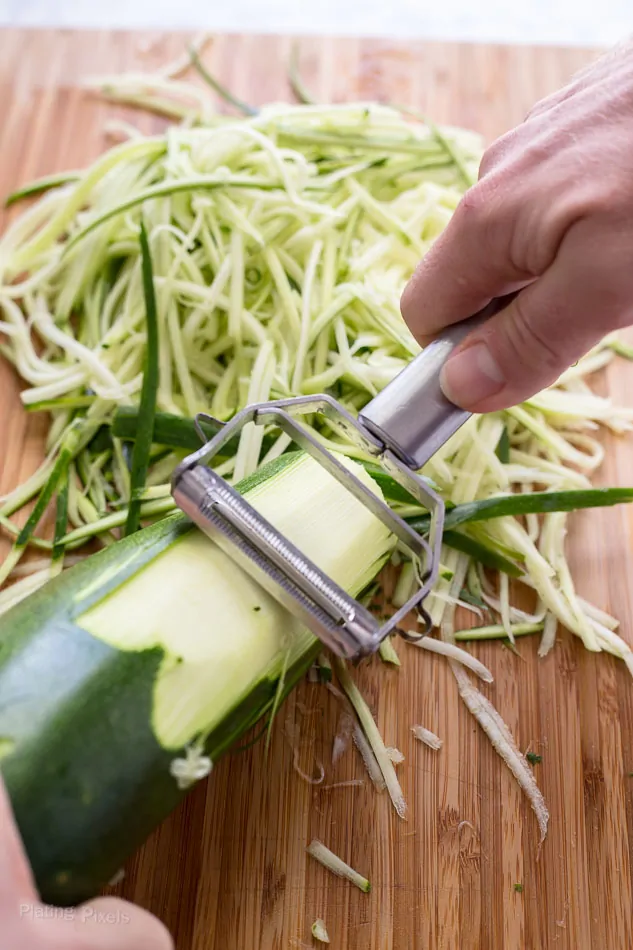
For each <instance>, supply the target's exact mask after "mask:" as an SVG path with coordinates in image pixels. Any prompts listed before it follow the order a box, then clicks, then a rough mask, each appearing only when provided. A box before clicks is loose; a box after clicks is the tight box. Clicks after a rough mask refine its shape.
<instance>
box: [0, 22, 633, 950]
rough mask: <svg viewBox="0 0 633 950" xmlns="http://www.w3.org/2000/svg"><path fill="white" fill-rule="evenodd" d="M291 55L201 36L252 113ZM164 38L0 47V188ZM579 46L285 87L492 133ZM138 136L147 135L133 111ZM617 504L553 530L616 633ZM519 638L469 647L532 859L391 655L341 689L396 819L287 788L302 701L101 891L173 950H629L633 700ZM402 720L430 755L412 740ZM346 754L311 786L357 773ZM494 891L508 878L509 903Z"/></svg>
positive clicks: (12, 476)
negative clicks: (400, 808)
mask: <svg viewBox="0 0 633 950" xmlns="http://www.w3.org/2000/svg"><path fill="white" fill-rule="evenodd" d="M290 43H291V40H290V39H289V38H284V39H280V38H277V37H271V36H268V37H255V36H249V37H219V38H218V39H217V40H216V41H215V42H214V44H213V47H212V49H211V50H209V52H208V53H207V60H208V63H209V65H210V68H211V70H212V71H213V72H214V73H215V74H216V75H219V76H220V77H221V78H222V79H223V80H224V81H225V82H226V83H227V84H228V85H229V86H230V87H231V88H232V89H233V90H234V91H235V92H236V93H237V94H239V95H241V96H243V97H245V98H247V99H250V100H251V101H253V102H254V103H255V104H258V103H263V102H266V101H270V100H272V99H286V98H288V97H289V94H290V93H289V89H288V86H287V82H286V78H285V64H286V62H287V58H288V54H289V50H290ZM181 49H182V38H179V37H173V36H172V37H169V38H167V37H164V36H146V35H144V36H142V37H140V36H133V35H130V34H113V33H105V32H104V33H83V34H82V33H73V32H68V31H64V32H55V33H52V32H49V33H44V32H26V31H25V32H20V31H4V32H2V33H0V136H1V151H0V154H1V156H2V159H1V161H0V191H1V192H2V193H3V194H5V193H6V192H8V191H9V190H10V189H11V188H12V187H14V186H16V185H18V184H20V183H22V182H25V181H27V180H28V179H30V178H32V177H33V176H36V175H40V174H45V173H49V172H54V171H58V170H62V169H65V168H68V167H70V168H74V167H79V166H81V165H82V164H83V163H85V162H86V161H87V160H89V159H91V158H93V157H94V156H96V155H97V154H98V153H99V151H100V150H101V149H102V148H103V147H104V145H105V144H106V141H105V138H104V135H103V126H104V122H105V121H106V120H107V119H109V118H112V117H113V116H115V115H125V116H127V117H130V115H131V113H129V112H126V111H125V110H122V109H115V108H114V107H112V106H109V105H105V104H103V103H100V102H98V101H97V100H95V99H94V98H92V97H90V96H89V95H88V94H87V93H86V92H85V91H82V89H81V87H80V84H81V82H82V81H83V80H84V79H85V78H86V77H87V76H90V75H93V74H94V73H95V72H99V73H103V72H115V71H119V70H121V69H124V68H134V69H151V68H153V67H154V66H156V65H159V64H161V63H164V62H165V61H166V60H168V59H169V58H170V57H171V56H172V55H175V54H176V53H178V52H179V51H180V50H181ZM590 55H591V54H590V53H588V52H586V51H574V50H556V49H546V48H539V49H534V48H529V47H525V48H504V47H492V46H465V45H449V44H433V45H431V44H421V43H411V44H407V45H401V44H395V43H392V42H379V41H375V40H316V39H311V40H305V41H304V42H302V45H301V61H302V72H303V74H304V77H305V79H306V81H307V83H308V85H309V86H310V87H312V89H313V90H314V91H315V92H316V94H317V95H318V96H319V98H321V99H322V100H325V101H327V100H343V99H350V98H364V99H367V98H376V99H382V100H386V99H391V100H392V101H397V102H400V103H404V104H410V105H412V106H415V107H417V108H419V109H421V110H423V111H424V112H426V113H427V114H428V115H429V116H431V117H433V119H434V120H435V121H438V122H444V121H446V122H452V123H457V124H463V125H467V126H471V127H473V128H476V129H478V130H479V131H481V132H482V133H483V134H484V135H485V136H486V137H487V138H489V139H490V138H492V137H494V136H496V135H498V134H500V133H501V132H503V131H504V130H506V129H507V128H509V127H510V126H511V125H512V124H515V123H517V122H519V121H520V120H521V119H522V118H523V116H524V115H525V113H526V111H527V110H528V108H529V107H530V105H531V104H532V103H533V102H534V101H535V100H536V99H538V98H539V97H541V96H543V95H544V94H546V93H547V92H548V91H551V90H554V89H555V88H556V87H557V86H559V85H560V84H562V83H563V82H564V81H565V80H567V79H568V78H569V77H570V76H571V74H572V73H573V72H574V71H575V70H576V69H578V68H579V67H580V66H581V65H583V64H584V63H585V62H586V61H587V60H588V59H589V58H590ZM136 121H137V122H138V123H139V124H140V127H141V128H142V129H143V130H144V131H146V132H149V131H151V130H152V129H156V128H158V127H160V125H161V122H160V120H158V119H155V118H152V117H147V116H137V117H136ZM0 385H1V388H2V392H3V404H2V409H1V411H0V450H1V455H0V458H1V465H2V468H1V473H0V490H2V491H6V490H7V489H9V488H10V487H12V486H14V485H15V484H16V482H17V481H18V479H21V478H23V477H24V476H26V475H27V474H29V473H30V472H31V471H32V470H33V468H34V467H35V465H36V464H37V461H38V460H39V458H40V456H41V451H42V438H43V432H44V430H45V419H41V418H37V417H31V418H29V419H27V418H26V416H25V414H24V412H23V411H22V409H21V407H20V404H19V399H18V386H17V382H16V380H15V378H14V376H13V374H12V373H11V371H10V370H9V369H8V368H7V367H6V366H5V365H0ZM598 386H599V389H600V390H601V391H602V392H605V393H606V392H609V393H610V394H612V395H613V396H614V398H616V399H617V400H619V401H620V402H624V401H626V400H627V399H628V401H629V403H633V385H631V371H630V368H629V367H628V366H627V365H626V364H622V363H620V364H618V365H614V366H613V367H612V368H610V369H609V371H608V376H607V377H606V378H603V379H601V380H599V381H598ZM632 461H633V441H629V442H626V441H621V440H620V441H619V440H616V439H607V456H606V461H605V464H604V467H603V470H602V472H601V474H600V476H599V478H600V479H601V480H602V481H603V482H605V483H612V484H627V483H630V482H631V469H632V465H631V462H632ZM632 517H633V513H632V512H629V511H628V510H626V509H623V508H620V509H615V510H605V511H596V512H593V513H585V514H580V515H578V516H576V517H575V518H574V519H573V521H572V525H573V528H572V531H571V535H570V538H569V546H570V549H571V551H572V552H573V553H572V560H573V567H574V575H575V578H576V580H577V582H578V586H579V588H580V590H581V592H582V593H583V594H584V595H586V596H587V597H590V598H592V599H593V600H594V601H595V602H596V603H597V604H598V605H599V606H601V607H603V608H606V609H608V610H610V611H612V612H613V613H615V614H616V615H617V616H618V617H619V618H620V619H621V621H622V632H623V635H624V636H625V637H626V638H627V639H628V640H629V641H631V640H633V600H632V598H631V594H630V583H629V578H630V577H631V574H632V568H633V555H632V553H631V531H632V530H633V520H632ZM536 646H537V644H536V643H535V642H532V643H528V642H525V641H523V642H522V643H521V647H520V649H521V658H517V657H516V656H514V655H513V654H512V653H510V652H509V651H508V650H505V649H503V648H502V647H500V646H499V645H487V646H486V645H483V646H481V647H479V648H477V649H476V650H475V652H476V653H477V655H478V656H480V657H481V659H482V660H483V661H484V662H485V663H486V664H487V665H488V666H489V667H490V668H491V669H492V671H493V673H494V674H495V684H494V685H493V686H492V687H490V688H489V689H488V695H489V697H490V699H491V700H492V701H493V702H494V703H495V704H496V706H497V708H498V709H499V710H500V712H501V713H502V715H503V717H504V719H505V720H506V722H507V723H508V724H509V725H510V727H511V729H512V730H513V731H514V733H515V735H516V736H517V738H518V740H519V745H520V746H521V748H523V749H526V748H527V747H528V746H529V747H531V749H532V750H533V751H535V752H537V753H539V754H540V755H542V759H543V761H542V764H540V765H537V766H536V767H535V771H536V776H537V779H538V782H539V784H540V786H541V788H542V789H543V791H544V794H545V796H546V799H547V802H548V805H549V808H550V811H551V822H550V830H549V835H548V838H547V840H546V842H545V845H544V847H543V851H542V854H541V857H540V859H539V860H537V840H538V835H537V828H536V822H535V820H534V817H533V815H532V813H531V811H530V808H529V806H528V805H527V804H526V802H525V800H524V799H523V797H522V796H521V794H520V792H519V790H518V788H517V786H516V785H515V783H514V781H513V780H512V779H511V777H510V776H509V774H508V772H507V770H506V769H505V767H504V766H503V765H502V764H501V762H500V761H499V759H498V758H497V756H496V754H495V753H494V752H493V750H492V749H491V748H490V746H489V744H488V742H487V740H486V739H485V738H484V737H483V736H482V735H481V733H480V732H479V731H478V727H476V725H475V724H474V722H473V720H472V719H471V718H470V716H469V715H468V713H467V712H466V711H465V709H464V708H463V707H462V706H461V705H460V704H459V701H458V696H457V692H456V688H455V684H454V682H453V680H452V676H451V674H450V672H449V670H448V668H447V667H446V666H445V665H444V664H443V663H442V662H440V661H439V659H438V658H435V657H430V656H427V655H426V654H423V653H421V651H416V650H415V649H413V648H411V647H407V646H406V645H405V644H399V645H398V650H399V652H400V655H401V657H402V659H403V666H402V669H401V670H400V671H395V670H390V669H386V668H385V667H384V666H382V665H380V664H379V663H370V664H367V665H365V666H363V668H362V670H361V671H360V673H359V678H360V682H361V685H362V688H363V690H364V692H365V695H366V696H367V697H368V698H369V700H370V701H371V703H373V705H374V708H375V710H376V712H377V716H378V721H379V725H380V728H381V731H382V733H383V735H384V736H385V738H386V740H387V742H388V744H391V745H395V746H397V747H398V748H399V749H401V750H402V751H403V752H404V753H405V755H406V761H405V763H404V764H403V765H401V766H400V767H399V769H400V776H401V778H402V784H403V788H404V792H405V795H406V798H407V801H408V803H409V818H408V821H407V822H401V821H400V820H399V819H398V818H397V817H396V816H395V815H394V813H393V812H392V810H391V808H390V805H389V802H388V800H387V798H386V797H385V796H384V795H383V796H379V795H377V794H376V793H375V792H374V791H373V789H371V788H370V787H368V786H367V784H365V785H364V786H363V787H340V788H334V789H330V790H327V789H325V788H323V789H320V788H319V787H317V786H310V785H308V784H306V782H305V781H303V780H302V779H301V778H300V777H299V776H298V775H297V773H296V772H295V771H294V770H293V753H292V750H291V747H290V744H289V742H288V740H287V738H286V736H285V734H284V729H285V726H286V725H287V724H288V723H293V724H294V725H295V727H296V728H298V729H300V731H301V736H302V744H301V750H300V763H301V765H302V766H303V768H304V769H306V770H310V769H311V768H312V767H313V764H314V761H315V757H316V758H319V759H321V760H322V761H323V762H329V761H330V753H331V740H332V737H333V735H334V733H335V729H336V724H337V709H336V706H335V703H334V701H333V700H332V697H330V696H329V695H328V694H326V693H325V691H324V690H323V689H322V688H319V687H317V686H311V685H308V684H304V685H303V686H301V687H300V688H299V689H298V690H297V691H296V692H295V694H294V695H293V697H291V699H290V700H289V701H288V702H287V703H286V705H285V707H284V709H283V711H282V713H281V715H280V716H279V717H278V720H277V724H276V727H275V729H274V731H273V737H272V744H271V748H270V752H269V757H268V759H266V758H265V753H264V748H263V744H261V743H260V744H258V745H256V746H255V747H254V748H252V749H250V750H249V751H245V752H241V753H237V754H234V755H233V756H231V757H230V758H228V759H226V760H225V761H223V762H222V763H220V764H219V765H218V767H217V768H216V770H215V772H214V774H213V776H212V778H211V780H210V781H209V782H208V783H202V784H201V785H200V786H198V787H197V788H196V789H195V790H194V791H193V792H192V794H191V795H190V796H189V798H188V799H187V800H186V802H185V803H184V804H183V806H182V807H181V808H180V809H179V810H178V811H177V812H176V813H175V814H174V815H173V816H172V817H171V819H170V820H169V821H167V822H166V823H165V824H164V825H163V826H162V827H161V828H160V829H159V830H158V831H157V832H156V833H155V834H154V836H153V837H152V839H151V840H150V841H149V842H148V843H147V844H146V846H145V847H144V848H143V849H142V851H141V852H140V853H139V854H138V855H137V856H136V857H135V858H134V859H133V860H132V861H131V862H130V864H129V866H128V868H127V873H126V878H125V880H124V882H123V883H122V885H120V886H119V887H118V888H117V892H118V893H120V894H122V895H124V896H125V897H127V898H129V899H132V900H135V901H137V902H138V903H140V904H142V905H143V906H145V907H147V908H148V909H150V910H152V911H153V912H154V913H156V914H157V915H158V916H159V917H161V918H162V919H163V920H164V921H165V922H166V924H167V925H168V926H169V927H170V929H171V930H172V932H173V933H174V934H175V935H176V939H177V946H178V948H179V950H281V948H283V950H286V948H289V950H290V948H293V947H301V946H307V947H310V946H313V945H315V944H314V942H313V941H312V940H311V938H310V925H311V923H312V921H313V920H314V919H315V918H316V917H323V918H324V919H325V921H326V923H327V926H328V930H329V932H330V937H331V941H332V942H331V946H332V947H334V948H347V950H457V948H459V950H520V948H527V950H544V948H558V950H603V948H606V947H608V948H609V950H628V948H630V947H631V946H633V920H632V913H631V911H632V902H633V896H632V893H631V858H632V847H633V778H631V777H630V776H629V775H628V774H627V773H630V772H632V771H633V683H632V682H631V678H630V675H629V674H628V673H627V671H626V670H625V669H624V667H623V665H622V664H619V663H618V662H616V661H615V660H613V659H612V658H610V657H608V656H606V655H601V656H598V657H595V656H591V655H588V654H587V653H585V652H584V651H583V649H582V648H581V647H580V646H579V645H578V644H577V643H576V642H572V638H571V637H570V636H568V635H566V634H563V635H562V637H561V638H560V642H559V643H558V645H557V647H556V649H555V651H554V652H553V654H551V655H550V656H549V657H548V658H547V659H546V660H545V661H538V662H537V659H536ZM413 723H423V724H424V725H426V726H427V727H429V728H431V729H433V730H434V731H435V732H437V733H438V734H439V735H440V736H441V737H442V738H443V740H444V746H443V749H442V750H441V752H439V753H434V752H432V751H430V750H428V749H426V748H425V747H423V746H421V745H420V744H419V743H415V742H414V740H413V738H412V736H411V734H410V726H411V725H412V724H413ZM363 777H364V771H363V767H362V765H361V763H360V760H359V758H358V756H357V753H356V752H355V750H353V749H350V750H349V751H348V752H347V753H346V755H345V756H344V757H343V758H342V760H341V761H340V763H339V764H338V765H337V767H336V768H335V769H332V768H328V769H327V777H326V781H325V784H326V785H329V784H332V783H338V782H348V781H349V780H351V779H355V778H363ZM313 837H319V838H321V839H322V840H323V841H324V842H326V843H327V844H328V845H329V846H330V847H331V848H332V849H333V850H334V851H336V852H337V853H339V854H341V855H342V856H343V857H345V858H346V859H347V860H349V861H350V862H351V863H352V864H353V865H354V867H356V868H358V869H359V870H361V871H362V872H363V873H365V874H366V875H367V876H368V877H369V878H370V880H371V881H372V885H373V890H372V893H371V895H369V896H367V895H364V894H361V893H360V892H359V891H357V890H356V889H354V888H352V887H351V886H350V885H349V884H348V883H346V882H344V881H340V880H338V879H336V878H333V877H331V876H330V875H328V874H327V873H326V872H325V871H323V869H321V868H320V867H319V866H317V865H316V864H315V863H314V862H312V861H310V860H309V859H307V857H306V855H305V852H304V849H305V846H306V845H307V844H308V842H309V841H310V840H311V839H312V838H313ZM515 885H521V886H522V889H519V888H516V887H515Z"/></svg>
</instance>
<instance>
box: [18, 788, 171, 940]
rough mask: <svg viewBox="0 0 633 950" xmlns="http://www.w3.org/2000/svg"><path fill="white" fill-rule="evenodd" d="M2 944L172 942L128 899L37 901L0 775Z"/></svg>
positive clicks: (157, 922) (167, 935)
mask: <svg viewBox="0 0 633 950" xmlns="http://www.w3.org/2000/svg"><path fill="white" fill-rule="evenodd" d="M0 947H1V948H2V950H13V948H16V950H18V948H19V950H173V943H172V940H171V937H170V936H169V934H168V933H167V931H166V930H165V928H164V927H163V925H162V924H161V923H160V922H159V921H158V920H156V918H155V917H152V915H151V914H148V913H147V911H144V910H141V908H140V907H135V906H134V905H133V904H128V903H127V902H126V901H122V900H117V899H115V898H111V897H100V898H98V899H97V900H94V901H91V902H90V904H83V905H82V906H81V907H75V908H72V909H70V908H68V909H61V908H50V907H48V908H47V907H45V905H44V904H41V903H40V902H39V901H38V895H37V891H36V889H35V884H34V882H33V875H32V874H31V869H30V867H29V864H28V861H27V859H26V855H25V853H24V848H23V846H22V841H21V839H20V835H19V832H18V829H17V827H16V825H15V822H14V820H13V814H12V812H11V805H10V802H9V797H8V795H7V793H6V790H5V787H4V783H3V782H2V779H1V778H0Z"/></svg>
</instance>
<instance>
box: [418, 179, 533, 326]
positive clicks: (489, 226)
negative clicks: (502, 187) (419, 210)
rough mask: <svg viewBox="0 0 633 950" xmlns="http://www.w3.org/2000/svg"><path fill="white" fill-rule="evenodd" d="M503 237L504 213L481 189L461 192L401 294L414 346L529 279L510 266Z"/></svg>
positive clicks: (505, 228)
mask: <svg viewBox="0 0 633 950" xmlns="http://www.w3.org/2000/svg"><path fill="white" fill-rule="evenodd" d="M509 232H510V228H509V225H508V221H507V212H506V211H504V209H503V207H499V206H498V202H497V201H496V200H495V199H494V197H492V196H491V195H490V192H489V190H488V189H487V188H486V189H484V188H482V186H481V185H480V184H479V185H475V186H474V187H473V188H471V190H470V191H468V192H466V194H465V195H464V197H463V199H462V201H461V203H460V204H459V205H458V207H457V209H456V211H455V214H454V215H453V217H452V218H451V220H450V221H449V223H448V225H447V226H446V228H445V229H444V231H443V232H442V234H441V235H440V236H439V237H438V239H437V240H436V241H435V243H434V244H433V246H432V247H431V248H430V250H429V251H428V252H427V254H426V255H425V257H424V258H423V259H422V260H421V262H420V263H419V265H418V267H417V269H416V271H415V273H414V274H413V277H412V278H411V280H410V281H409V283H408V284H407V286H406V287H405V289H404V293H403V294H402V298H401V301H400V309H401V311H402V316H403V317H404V319H405V322H406V323H407V325H408V327H409V329H410V330H411V332H412V333H413V335H414V336H415V338H416V339H417V340H418V342H419V343H422V344H425V343H428V342H429V340H431V339H433V337H435V336H436V335H437V334H438V333H439V332H441V330H443V329H444V328H445V327H447V326H450V325H451V324H453V323H458V322H459V321H461V320H465V319H466V318H467V317H470V316H472V315H473V314H474V313H477V311H479V310H481V309H482V307H485V306H486V304H487V303H489V302H490V301H491V300H492V299H493V298H494V297H503V296H505V295H506V294H509V293H512V292H513V291H515V290H519V289H521V288H522V287H525V286H526V285H527V284H529V283H530V282H531V281H532V280H533V279H534V277H535V276H536V275H534V274H528V273H526V272H525V271H521V270H520V269H519V268H518V267H517V266H516V265H515V264H514V262H513V261H512V257H511V254H510V250H509V244H510V241H509V239H508V234H509Z"/></svg>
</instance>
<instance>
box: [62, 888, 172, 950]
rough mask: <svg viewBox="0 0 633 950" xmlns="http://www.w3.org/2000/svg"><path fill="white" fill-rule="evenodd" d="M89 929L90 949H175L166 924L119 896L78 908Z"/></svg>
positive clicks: (81, 918)
mask: <svg viewBox="0 0 633 950" xmlns="http://www.w3.org/2000/svg"><path fill="white" fill-rule="evenodd" d="M77 911H78V916H79V920H80V921H81V923H82V926H83V927H85V926H89V927H90V931H91V933H90V936H91V940H92V943H91V944H90V946H91V950H111V948H112V950H175V944H174V940H173V938H172V936H171V934H170V933H169V931H168V929H167V927H166V926H165V924H163V922H162V921H160V920H159V919H158V918H157V917H155V916H154V915H153V914H151V913H150V912H149V911H147V910H144V908H142V907H138V906H137V905H136V904H131V903H129V902H128V901H124V900H121V899H120V898H118V897H99V898H97V899H96V900H94V901H90V902H89V903H86V904H83V905H82V906H81V907H79V908H78V909H77Z"/></svg>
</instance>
